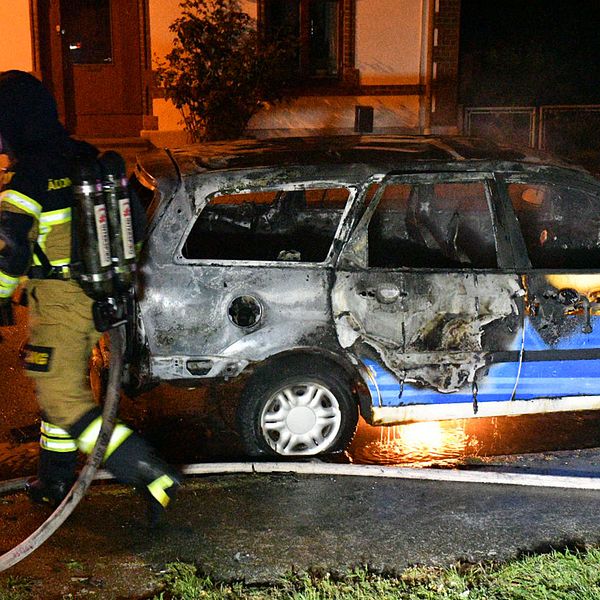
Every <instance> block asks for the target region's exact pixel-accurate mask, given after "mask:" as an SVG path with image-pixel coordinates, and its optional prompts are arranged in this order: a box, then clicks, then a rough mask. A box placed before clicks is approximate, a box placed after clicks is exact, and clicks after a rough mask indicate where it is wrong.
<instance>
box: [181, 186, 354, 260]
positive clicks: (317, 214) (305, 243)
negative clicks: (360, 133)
mask: <svg viewBox="0 0 600 600" xmlns="http://www.w3.org/2000/svg"><path fill="white" fill-rule="evenodd" d="M348 197H349V192H348V190H347V189H345V188H328V189H307V190H294V191H285V192H284V191H270V192H251V193H246V194H223V195H220V196H214V197H213V198H212V199H211V200H210V201H209V203H208V204H207V206H205V207H204V209H203V210H202V212H201V213H200V215H199V217H198V219H197V220H196V222H195V224H194V226H193V228H192V230H191V232H190V235H189V236H188V238H187V240H186V242H185V245H184V247H183V256H184V257H185V258H190V259H213V260H247V261H270V260H280V261H293V262H323V261H324V260H325V259H326V258H327V255H328V253H329V249H330V248H331V244H332V242H333V238H334V236H335V232H336V231H337V228H338V225H339V222H340V218H341V216H342V213H343V210H344V207H345V205H346V201H347V200H348Z"/></svg>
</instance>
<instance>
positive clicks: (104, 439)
mask: <svg viewBox="0 0 600 600" xmlns="http://www.w3.org/2000/svg"><path fill="white" fill-rule="evenodd" d="M109 336H110V366H109V373H108V387H107V390H106V400H105V403H104V410H103V412H102V427H101V428H100V433H99V434H98V439H97V440H96V444H95V445H94V449H93V451H92V453H91V454H90V455H89V457H88V459H87V462H86V463H85V466H84V467H83V469H82V470H81V473H80V474H79V478H78V479H77V481H76V482H75V483H74V485H73V487H72V488H71V491H70V492H69V493H68V494H67V496H66V497H65V499H64V500H63V501H62V502H61V503H60V504H59V505H58V506H57V507H56V510H55V511H54V512H53V513H52V514H51V515H50V516H49V517H48V518H47V519H46V521H44V523H42V524H41V525H40V526H39V527H38V528H37V529H36V530H35V531H34V532H33V533H32V534H31V535H30V536H29V537H27V538H26V539H24V540H23V541H22V542H21V543H20V544H18V545H17V546H15V547H14V548H13V549H12V550H9V551H8V552H6V553H5V554H3V555H2V556H0V572H2V571H5V570H6V569H9V568H10V567H12V566H14V565H16V564H17V563H18V562H20V561H21V560H23V559H24V558H25V557H26V556H29V554H31V553H32V552H33V551H34V550H36V549H37V548H38V547H39V546H41V545H42V544H43V543H44V542H45V541H46V540H47V539H48V538H49V537H50V536H51V535H52V534H53V533H54V532H55V531H56V530H57V529H58V528H59V527H60V526H61V525H62V524H63V523H64V522H65V521H66V519H67V518H68V517H69V515H70V514H71V513H72V512H73V511H74V510H75V507H76V506H77V505H78V504H79V501H80V500H81V499H82V498H83V496H84V495H85V493H86V491H87V489H88V488H89V486H90V484H91V483H92V480H93V479H94V475H95V474H96V470H97V469H98V467H99V466H100V464H101V463H102V459H103V458H104V453H105V452H106V447H107V446H108V442H109V441H110V438H111V435H112V432H113V428H114V426H115V421H116V418H117V411H118V408H119V393H120V390H121V371H122V368H123V350H124V327H123V325H120V326H119V327H116V328H114V329H111V330H110V332H109ZM11 481H12V482H11ZM11 481H8V482H4V491H5V492H7V491H11V490H18V489H22V488H23V482H22V480H18V479H16V480H11ZM11 486H13V487H12V488H11Z"/></svg>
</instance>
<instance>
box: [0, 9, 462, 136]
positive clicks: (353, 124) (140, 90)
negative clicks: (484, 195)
mask: <svg viewBox="0 0 600 600" xmlns="http://www.w3.org/2000/svg"><path fill="white" fill-rule="evenodd" d="M242 6H243V9H244V10H245V11H246V12H248V13H249V14H250V15H251V16H252V17H253V18H254V19H256V22H257V26H258V27H259V28H261V29H262V30H264V31H269V28H274V27H277V26H278V25H280V24H281V23H282V22H285V23H287V24H289V25H291V27H292V31H293V32H294V35H297V36H298V39H299V47H300V52H299V64H298V65H296V67H297V68H299V69H300V72H301V84H300V87H299V88H298V90H297V92H296V94H295V97H294V99H293V100H291V101H289V102H284V103H280V104H277V105H274V106H270V107H268V108H267V109H265V110H263V111H261V112H260V113H259V114H257V115H255V116H254V117H253V119H252V120H251V122H250V124H249V131H248V133H249V134H251V135H256V136H259V137H266V136H279V135H305V134H308V135H311V134H318V133H351V132H353V131H355V130H356V129H360V130H363V131H373V132H395V133H428V132H436V133H440V132H442V133H443V132H450V133H451V132H454V131H456V130H457V125H458V123H459V115H458V107H457V77H458V56H459V53H458V49H459V46H458V42H459V39H458V38H459V29H460V0H243V1H242ZM179 14H180V6H179V0H96V1H95V2H93V3H90V2H73V1H72V0H69V1H67V0H11V2H10V3H7V2H5V3H2V4H1V5H0V34H1V35H0V69H1V70H6V69H11V68H19V69H23V70H27V71H31V72H33V73H34V74H36V75H37V76H39V77H40V78H41V79H42V80H43V81H44V82H46V83H47V84H48V85H49V87H50V88H51V89H52V90H53V92H54V94H55V96H56V97H57V99H58V103H59V107H60V111H61V115H62V117H63V119H64V120H65V122H66V123H67V125H68V126H69V128H70V129H71V130H72V131H74V132H76V133H77V134H79V135H82V136H88V137H90V136H91V137H134V136H138V135H140V134H141V135H143V136H145V137H149V138H150V139H152V140H153V141H155V142H156V143H158V144H161V145H163V144H166V145H171V144H177V143H180V142H184V141H185V134H184V133H183V131H182V124H181V122H180V119H181V117H180V115H179V113H178V111H177V110H176V109H175V108H174V107H173V105H172V104H171V103H170V102H169V101H167V100H165V99H164V97H163V95H162V92H161V90H160V89H159V88H157V87H156V85H155V84H154V76H153V70H154V69H155V68H156V65H157V63H158V61H160V60H161V59H162V58H163V57H164V56H165V55H166V54H167V53H168V52H169V50H170V48H171V46H172V40H173V34H172V32H171V31H169V25H170V24H171V23H172V22H173V21H174V20H175V19H176V18H177V17H178V16H179Z"/></svg>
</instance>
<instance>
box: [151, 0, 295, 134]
mask: <svg viewBox="0 0 600 600" xmlns="http://www.w3.org/2000/svg"><path fill="white" fill-rule="evenodd" d="M180 7H181V9H182V13H181V16H180V17H179V18H177V19H176V20H175V21H174V23H173V24H172V25H171V26H170V30H171V31H172V32H174V33H175V35H176V37H175V39H174V40H173V49H172V50H171V52H169V53H168V54H167V55H166V57H165V61H162V62H160V63H159V65H158V69H157V74H158V83H159V84H160V85H162V86H163V88H164V90H165V95H166V98H168V99H170V100H172V101H173V103H174V105H175V106H176V107H177V108H178V109H179V110H180V111H181V112H182V115H183V122H184V126H185V129H186V131H187V132H188V133H189V134H190V135H191V137H192V139H194V140H195V141H199V140H223V139H234V138H237V137H240V136H241V135H242V133H243V132H244V130H245V128H246V126H247V124H248V121H249V120H250V118H251V117H252V115H254V114H255V113H256V112H257V111H258V110H259V109H260V108H261V107H262V106H263V105H264V104H265V103H273V102H276V101H278V100H280V99H282V98H283V96H284V89H285V87H286V86H287V85H288V84H289V82H290V75H291V74H293V72H294V69H293V68H290V65H291V64H293V62H292V61H293V60H294V56H296V51H295V47H294V45H293V44H292V43H291V42H290V40H289V38H285V37H279V38H278V39H276V40H271V41H267V40H266V39H264V38H261V36H260V35H259V33H258V31H257V29H256V23H255V21H254V20H253V19H252V18H251V17H250V16H249V15H248V14H247V13H245V12H243V11H242V10H241V9H240V5H239V1H238V0H183V1H182V2H181V3H180Z"/></svg>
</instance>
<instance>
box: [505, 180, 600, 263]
mask: <svg viewBox="0 0 600 600" xmlns="http://www.w3.org/2000/svg"><path fill="white" fill-rule="evenodd" d="M508 192H509V195H510V198H511V201H512V204H513V207H514V209H515V212H516V213H517V218H518V219H519V224H520V226H521V231H522V232H523V238H524V240H525V245H526V246H527V252H528V253H529V259H530V261H531V264H532V266H533V267H536V268H540V269H582V270H590V269H597V268H598V267H599V266H600V198H599V197H598V196H597V195H593V194H588V193H587V192H584V191H583V190H579V189H574V188H570V187H567V186H564V185H558V184H557V185H554V184H549V183H541V184H537V183H536V184H533V183H531V184H526V183H509V184H508Z"/></svg>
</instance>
